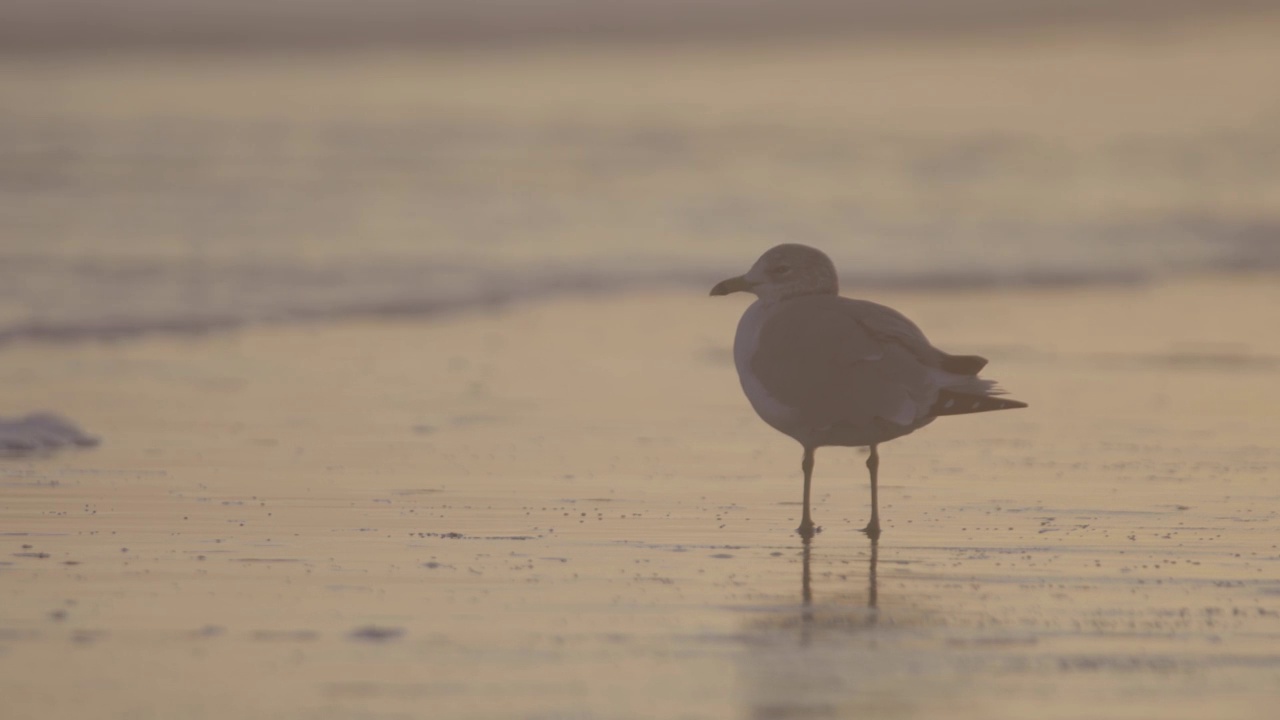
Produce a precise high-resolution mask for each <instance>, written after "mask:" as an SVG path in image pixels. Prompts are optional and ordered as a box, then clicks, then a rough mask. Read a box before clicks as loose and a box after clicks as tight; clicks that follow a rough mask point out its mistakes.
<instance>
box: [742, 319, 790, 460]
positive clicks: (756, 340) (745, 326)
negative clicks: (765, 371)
mask: <svg viewBox="0 0 1280 720" xmlns="http://www.w3.org/2000/svg"><path fill="white" fill-rule="evenodd" d="M770 307H771V305H769V304H766V303H765V302H763V301H761V300H756V301H755V302H754V303H752V304H751V307H749V308H747V311H746V312H744V313H743V314H742V319H741V320H739V321H738V332H737V333H736V334H735V335H734V337H733V364H734V365H735V366H736V367H737V368H738V381H739V382H741V383H742V391H743V392H744V393H746V395H747V400H749V401H750V402H751V407H753V408H755V411H756V414H757V415H759V416H760V419H762V420H764V421H765V422H766V423H769V425H771V426H773V428H774V429H776V430H778V431H779V432H782V433H786V434H787V435H790V436H792V437H797V433H800V432H801V427H800V423H799V418H798V417H797V415H796V411H795V409H794V408H791V407H788V406H786V405H783V404H782V403H781V402H779V401H778V400H777V399H776V398H774V397H773V396H772V395H770V394H769V391H768V390H765V387H764V385H763V384H761V382H760V379H759V378H757V377H756V375H755V373H754V372H753V371H752V370H751V359H752V358H753V357H755V354H756V348H758V347H759V346H760V330H761V329H762V328H763V327H764V320H765V317H766V315H767V313H768V311H769V309H770ZM797 439H799V438H797Z"/></svg>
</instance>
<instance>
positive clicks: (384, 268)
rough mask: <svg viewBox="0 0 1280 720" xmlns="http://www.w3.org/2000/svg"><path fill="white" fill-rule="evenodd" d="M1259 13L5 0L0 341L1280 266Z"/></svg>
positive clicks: (721, 3) (940, 0)
mask: <svg viewBox="0 0 1280 720" xmlns="http://www.w3.org/2000/svg"><path fill="white" fill-rule="evenodd" d="M1276 37H1280V13H1277V12H1276V11H1275V10H1274V9H1273V4H1272V3H1267V2H1245V1H1239V2H1190V1H1178V0H1168V1H1165V2H1157V1H1154V0H1153V1H1143V0H1129V1H1127V2H1126V1H1120V2H1115V1H1113V2H1091V1H1085V0H1079V1H1075V2H1072V1H1070V0H1045V1H1042V2H1024V1H1014V0H968V1H965V2H957V1H946V0H900V1H894V2H891V1H890V0H863V1H861V2H834V1H822V0H805V1H800V2H768V1H765V0H757V1H750V0H743V1H740V2H732V1H730V0H701V1H697V2H675V1H668V0H661V1H659V2H638V1H637V2H625V1H623V0H559V1H555V2H539V3H526V2H514V1H502V0H486V1H481V2H462V1H460V0H459V1H457V2H407V1H397V0H373V1H370V2H360V3H355V2H335V1H322V0H315V1H312V2H305V1H303V0H285V1H281V2H272V3H258V2H249V1H248V0H233V1H230V2H198V1H196V0H183V1H172V0H170V1H164V2H161V1H159V0H119V1H116V2H110V3H102V2H90V1H88V0H83V1H75V0H54V1H52V2H51V1H47V0H16V1H15V0H9V1H8V2H5V3H3V4H0V343H2V342H6V341H10V340H13V339H15V338H32V337H59V338H75V337H83V336H103V335H115V334H122V333H123V334H128V333H133V332H137V331H143V330H157V329H161V330H181V331H186V330H199V329H203V328H209V327H220V326H234V325H237V324H241V323H244V322H247V321H258V320H268V319H271V320H296V319H302V318H307V319H312V320H316V319H324V318H331V317H344V316H350V315H361V314H387V313H427V312H435V311H440V310H446V309H451V308H463V307H472V306H476V305H488V304H492V303H496V302H503V301H506V300H509V299H512V298H520V297H527V296H541V295H547V294H555V293H563V292H606V291H611V290H614V289H620V288H632V289H634V288H638V287H648V286H654V285H659V284H670V283H678V284H682V285H685V286H687V287H689V288H690V289H691V290H702V289H705V288H704V286H705V285H706V284H707V283H708V282H710V281H712V280H714V279H717V278H719V277H723V276H724V275H726V274H731V273H736V272H739V271H741V270H742V269H744V268H745V267H746V265H747V264H748V263H749V262H750V261H751V260H752V259H753V258H754V257H755V256H756V255H758V254H759V252H760V251H762V250H763V249H765V248H767V247H768V246H770V245H772V244H774V243H777V242H783V241H798V242H805V243H810V244H814V245H817V246H819V247H822V248H824V249H826V250H828V251H829V252H830V253H831V254H832V255H833V256H834V257H835V258H836V259H837V261H838V264H839V265H840V266H841V269H842V271H843V272H844V275H845V278H846V290H847V291H848V292H851V293H854V294H857V293H858V292H859V289H860V288H868V287H880V286H885V285H912V286H925V287H930V286H973V285H991V284H1002V283H1003V284H1043V283H1063V282H1070V283H1092V282H1106V283H1114V282H1132V281H1140V280H1144V279H1149V278H1158V277H1162V276H1166V275H1170V274H1186V273H1202V272H1206V271H1211V272H1241V271H1250V272H1254V271H1260V270H1261V271H1272V270H1275V269H1276V268H1277V267H1280V240H1278V237H1280V173H1277V172H1276V168H1277V167H1280V130H1278V129H1277V128H1280V91H1277V89H1276V88H1277V84H1276V82H1275V68H1276V67H1280V47H1278V46H1280V43H1277V42H1276V41H1275V38H1276Z"/></svg>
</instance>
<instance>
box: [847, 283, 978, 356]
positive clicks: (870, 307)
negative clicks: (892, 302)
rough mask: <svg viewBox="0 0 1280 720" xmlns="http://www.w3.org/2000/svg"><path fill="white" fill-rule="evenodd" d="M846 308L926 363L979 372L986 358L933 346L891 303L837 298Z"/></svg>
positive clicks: (871, 330)
mask: <svg viewBox="0 0 1280 720" xmlns="http://www.w3.org/2000/svg"><path fill="white" fill-rule="evenodd" d="M838 299H839V300H840V301H841V303H842V304H843V305H844V306H845V308H846V309H847V311H848V312H849V313H850V314H851V315H852V316H853V317H854V318H855V319H856V320H857V321H858V323H859V324H860V325H862V326H863V328H865V329H866V330H867V332H869V333H871V334H872V335H873V336H874V337H876V338H878V339H880V340H881V341H884V342H893V343H898V344H899V345H901V346H902V347H904V348H906V349H907V350H908V351H909V352H910V353H911V354H912V355H914V356H915V357H916V359H918V360H919V361H920V362H921V363H922V364H923V365H925V366H926V367H935V368H939V369H941V370H945V371H947V372H951V373H956V374H958V375H977V374H978V371H980V370H982V368H983V367H985V366H986V364H987V359H986V358H984V357H979V356H977V355H948V354H947V353H944V352H942V351H941V350H939V349H938V348H936V347H934V346H933V345H932V344H931V343H930V342H929V339H928V338H926V337H925V336H924V332H923V331H922V330H920V328H919V327H918V326H917V325H916V324H915V323H913V322H911V320H909V319H908V318H907V316H906V315H903V314H902V313H900V312H898V311H897V310H894V309H893V308H891V307H887V306H885V305H880V304H879V303H873V302H871V301H869V300H854V299H852V298H838Z"/></svg>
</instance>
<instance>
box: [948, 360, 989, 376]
mask: <svg viewBox="0 0 1280 720" xmlns="http://www.w3.org/2000/svg"><path fill="white" fill-rule="evenodd" d="M986 366H987V359H986V358H984V357H982V356H981V355H943V356H942V363H941V367H942V369H943V370H946V371H947V372H950V373H955V374H957V375H977V374H978V373H979V372H981V371H982V368H984V367H986Z"/></svg>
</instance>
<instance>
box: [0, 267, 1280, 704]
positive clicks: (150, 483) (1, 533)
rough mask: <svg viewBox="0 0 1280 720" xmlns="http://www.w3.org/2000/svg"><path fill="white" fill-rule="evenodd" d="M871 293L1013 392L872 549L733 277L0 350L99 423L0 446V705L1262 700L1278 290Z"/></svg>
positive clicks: (854, 490)
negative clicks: (393, 317)
mask: <svg viewBox="0 0 1280 720" xmlns="http://www.w3.org/2000/svg"><path fill="white" fill-rule="evenodd" d="M849 292H850V294H853V295H855V296H857V295H859V293H858V292H857V289H856V288H851V289H850V291H849ZM873 299H876V300H878V301H881V302H885V303H888V304H891V305H893V306H895V307H898V308H899V309H901V310H903V311H904V312H906V313H907V314H908V315H910V316H911V317H913V318H914V319H915V320H916V321H917V322H918V323H919V324H920V325H921V326H922V327H924V328H925V329H926V331H927V332H928V333H929V335H930V337H931V339H932V340H933V341H934V342H935V343H936V344H938V345H940V346H941V347H944V348H946V349H948V350H951V351H953V352H972V353H981V354H984V355H987V356H989V357H990V358H991V359H992V363H991V365H990V368H989V370H988V373H987V374H988V375H990V376H991V377H995V378H997V379H999V380H1000V381H1001V382H1002V384H1003V385H1004V386H1005V387H1006V388H1007V389H1009V390H1010V391H1011V393H1012V394H1013V396H1014V397H1017V398H1019V399H1022V400H1025V401H1027V402H1029V403H1030V404H1031V408H1030V409H1028V410H1025V411H1017V412H1003V413H991V414H987V415H983V416H975V417H959V418H944V419H942V420H939V421H938V422H936V423H934V424H933V425H932V426H930V427H928V428H926V429H924V430H922V431H920V432H918V433H916V434H915V435H912V436H909V437H907V438H904V439H902V440H899V441H895V442H893V443H890V444H888V445H886V446H884V448H882V458H883V459H882V469H881V473H882V491H881V503H882V505H881V509H882V513H883V516H884V517H883V519H884V522H885V536H884V538H883V539H882V540H881V542H880V545H879V548H878V554H877V557H876V558H875V559H874V561H873V559H872V557H871V555H870V553H869V545H868V543H867V541H866V539H865V537H863V536H862V535H861V534H860V533H858V532H857V528H859V527H861V526H862V524H863V523H865V522H866V517H867V486H866V479H865V471H864V469H863V468H862V464H861V463H862V456H860V455H859V454H858V453H857V452H855V451H853V450H837V449H825V450H823V451H821V452H820V453H819V457H818V471H817V475H816V478H815V483H816V485H815V491H816V494H815V499H816V504H815V520H816V521H817V522H818V523H819V524H820V525H821V526H822V527H823V532H822V533H821V534H820V535H819V536H818V537H817V538H816V540H815V542H814V544H813V546H812V548H811V550H810V551H809V552H808V553H805V552H803V551H802V548H801V545H800V543H799V541H798V539H797V538H796V536H795V535H794V534H793V529H794V528H795V526H796V523H797V521H798V517H799V506H798V501H799V499H800V497H799V495H800V482H799V467H798V466H799V459H800V451H799V448H798V446H796V445H795V444H794V443H793V442H792V441H790V440H789V439H787V438H784V437H782V436H780V435H778V434H777V433H775V432H773V431H772V430H770V429H769V428H767V427H766V426H765V425H764V424H763V423H761V422H760V421H759V420H758V419H757V418H756V417H755V416H754V414H753V413H752V412H751V410H750V408H749V407H748V406H747V404H746V401H745V399H743V397H742V396H741V391H740V390H739V388H738V386H737V380H736V377H735V375H734V372H733V368H732V363H731V359H730V352H729V345H730V342H731V338H732V332H733V325H734V323H735V322H736V321H737V317H738V315H739V313H740V312H741V310H742V308H743V304H744V302H745V301H744V300H743V299H742V298H741V296H738V297H734V298H706V297H702V296H698V295H693V294H686V293H642V294H631V295H622V296H617V297H606V298H583V297H579V298H574V297H569V298H562V299H559V300H553V301H547V302H540V303H530V304H525V305H519V306H514V305H513V306H506V307H502V308H499V309H496V310H490V311H477V312H475V313H470V314H459V315H455V316H450V317H444V318H439V319H435V320H430V321H413V320H400V321H353V322H346V323H337V324H326V325H312V326H308V325H300V326H293V327H285V328H280V327H259V328H252V329H248V330H244V331H240V332H233V333H215V334H210V335H205V336H196V337H172V336H151V337H144V338H141V339H137V340H133V341H129V342H122V343H115V344H96V343H84V344H79V345H75V346H72V347H67V346H62V345H57V344H40V343H18V344H14V345H11V346H9V347H7V348H6V349H5V350H4V362H3V364H2V365H0V385H2V386H3V387H4V388H5V404H4V407H3V413H4V414H12V413H14V412H18V411H27V410H34V409H40V408H47V409H53V410H56V411H58V412H61V413H65V414H66V415H67V416H69V417H72V418H74V419H76V420H77V421H79V422H81V423H83V425H84V426H85V427H86V428H87V429H88V430H90V431H91V432H94V433H96V434H99V435H101V436H102V438H103V444H102V446H101V447H99V448H96V449H92V450H85V451H69V452H63V453H59V454H56V455H52V456H49V457H39V458H24V459H9V460H6V461H5V462H4V463H3V464H0V498H2V499H3V503H2V504H0V549H2V550H3V553H2V556H0V698H3V700H0V707H2V708H3V711H4V712H3V714H4V716H5V717H6V718H15V719H16V718H36V717H40V718H73V717H74V718H83V717H129V718H170V717H188V718H200V717H206V718H226V717H246V718H247V717H264V718H265V717H273V718H330V717H332V718H338V717H342V718H351V717H369V718H393V717H394V718H401V717H423V718H427V717H432V718H440V717H449V718H495V717H519V718H571V717H573V718H576V717H583V718H654V717H688V718H739V717H743V718H755V719H761V720H763V719H765V718H818V717H852V716H864V717H886V718H896V717H902V718H917V717H918V718H926V717H940V716H943V715H945V716H947V717H962V718H984V719H986V718H1025V717H1032V716H1034V717H1049V718H1078V717H1090V718H1144V717H1161V718H1196V719H1197V720H1199V719H1200V718H1205V717H1223V718H1228V717H1229V718H1264V717H1270V716H1271V712H1272V710H1273V709H1274V706H1275V704H1276V702H1277V701H1280V551H1278V550H1277V538H1280V487H1278V486H1277V485H1276V482H1275V481H1276V478H1277V475H1280V449H1277V446H1276V442H1275V438H1276V433H1277V430H1280V425H1277V420H1276V417H1277V415H1276V412H1275V408H1276V407H1277V406H1280V382H1277V380H1278V379H1280V377H1278V376H1280V339H1277V337H1276V335H1275V333H1272V332H1268V331H1265V328H1268V327H1270V326H1271V325H1272V324H1273V322H1274V315H1275V310H1276V308H1277V307H1280V283H1277V282H1276V281H1275V278H1274V277H1266V276H1259V277H1256V278H1251V277H1248V276H1243V277H1235V278H1232V279H1221V278H1218V279H1215V278H1212V277H1208V278H1201V279H1185V280H1177V281H1173V280H1171V281H1167V282H1163V283H1156V284H1150V285H1145V286H1129V287H1115V288H1108V287H1100V288H1099V287H1095V288H1076V289H1070V288H1063V289H1040V290H1016V289H1005V290H991V291H972V292H959V291H954V292H931V293H912V292H896V293H881V294H876V295H875V296H874V298H873ZM873 562H874V565H873V564H872V563H873ZM873 578H874V580H873ZM871 605H874V607H870V606H871Z"/></svg>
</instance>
